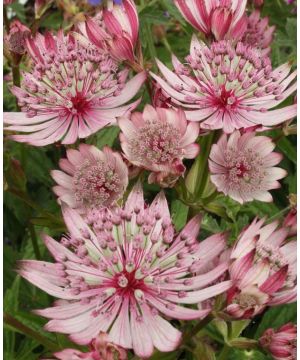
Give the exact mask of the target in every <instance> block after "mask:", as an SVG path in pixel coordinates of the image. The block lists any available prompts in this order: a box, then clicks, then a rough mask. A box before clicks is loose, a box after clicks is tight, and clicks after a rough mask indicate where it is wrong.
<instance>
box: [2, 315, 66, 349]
mask: <svg viewBox="0 0 300 360" xmlns="http://www.w3.org/2000/svg"><path fill="white" fill-rule="evenodd" d="M3 320H4V323H5V324H7V325H9V326H11V327H13V328H14V329H16V330H18V331H19V332H21V333H22V334H24V335H26V336H29V337H31V338H32V339H34V340H36V341H37V342H38V343H39V344H42V345H43V346H44V347H45V348H47V349H48V350H50V351H51V352H56V351H58V350H60V349H59V348H58V346H57V345H56V344H55V343H54V342H52V341H50V340H48V339H47V338H45V337H44V336H43V335H41V334H40V333H38V332H37V331H35V330H32V329H31V328H29V327H28V326H26V325H24V324H22V323H21V322H20V321H19V320H17V319H15V318H14V317H13V316H11V315H9V314H7V313H4V315H3Z"/></svg>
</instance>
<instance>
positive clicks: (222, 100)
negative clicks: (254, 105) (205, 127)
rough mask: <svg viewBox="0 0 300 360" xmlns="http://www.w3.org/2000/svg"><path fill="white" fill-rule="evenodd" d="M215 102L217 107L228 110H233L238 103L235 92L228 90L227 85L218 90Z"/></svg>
mask: <svg viewBox="0 0 300 360" xmlns="http://www.w3.org/2000/svg"><path fill="white" fill-rule="evenodd" d="M215 102H216V105H217V106H219V107H221V108H225V109H227V110H230V109H233V108H234V107H235V106H236V105H237V103H238V101H237V98H236V97H235V96H234V91H233V90H226V87H225V85H222V86H221V89H219V90H218V92H217V97H216V99H215Z"/></svg>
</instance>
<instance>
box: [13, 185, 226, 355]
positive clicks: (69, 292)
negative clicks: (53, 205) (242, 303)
mask: <svg viewBox="0 0 300 360" xmlns="http://www.w3.org/2000/svg"><path fill="white" fill-rule="evenodd" d="M62 209H63V216H64V220H65V222H66V225H67V228H68V230H69V235H67V236H64V237H63V238H62V239H61V241H60V242H57V241H56V240H54V239H52V238H51V237H49V236H44V242H45V245H46V246H47V248H48V249H49V251H50V252H51V254H52V255H53V257H54V258H55V261H56V262H55V263H48V262H44V261H35V260H21V261H20V262H19V268H20V270H19V273H20V275H21V276H23V277H24V278H25V279H27V280H28V281H29V282H31V283H33V284H34V285H35V286H38V287H39V288H40V289H42V290H44V291H46V292H47V293H48V294H50V295H52V296H55V297H57V298H59V299H60V300H58V301H57V302H56V303H55V305H54V307H51V308H48V309H44V310H37V311H36V313H37V314H39V315H42V316H44V317H47V318H49V319H51V320H50V321H49V322H48V323H47V324H46V326H45V328H46V329H47V330H48V331H54V332H60V333H65V334H69V335H70V338H71V340H73V341H74V342H75V343H77V344H81V345H86V344H89V343H90V342H91V341H92V339H93V338H95V337H96V336H97V334H99V332H101V331H102V332H108V341H109V342H112V343H114V344H116V345H118V346H121V347H123V348H124V349H131V348H133V349H134V352H135V353H136V355H137V356H140V357H141V358H147V357H149V356H151V354H152V352H153V350H154V348H157V349H158V350H160V351H165V352H168V351H172V350H174V349H175V348H176V347H177V346H178V345H179V343H180V341H181V333H180V331H179V330H178V329H176V328H175V327H174V326H173V325H171V324H170V323H169V322H168V321H167V320H165V319H164V316H166V317H168V318H173V319H181V320H191V319H201V318H203V317H205V316H206V315H207V314H208V313H209V312H210V309H205V310H197V309H192V308H189V307H185V306H181V304H183V305H188V304H197V303H199V302H201V301H204V300H207V299H208V298H212V297H214V296H216V295H218V294H220V293H223V292H224V291H227V290H228V289H229V288H230V287H231V286H232V283H231V281H224V282H220V283H218V284H216V285H211V286H210V284H211V283H213V282H215V281H216V279H218V278H219V277H220V276H221V275H222V274H223V273H224V272H225V271H226V270H227V268H228V263H227V262H224V263H221V264H220V265H219V266H217V267H215V268H214V269H212V270H211V271H209V272H206V273H205V274H202V275H199V276H193V274H194V273H195V272H196V271H197V268H198V265H201V264H203V263H205V262H207V261H210V259H211V258H215V257H216V256H217V255H218V254H219V253H220V252H221V251H222V249H223V248H224V247H225V244H226V235H225V234H222V233H221V234H216V235H213V236H211V237H209V238H208V239H206V240H204V241H202V242H198V241H197V236H198V232H199V228H200V216H196V217H194V218H193V219H191V220H190V221H189V223H188V224H187V225H186V226H185V227H184V229H183V230H182V231H181V232H180V233H179V234H178V235H174V227H173V225H172V223H171V216H170V213H169V209H168V204H167V200H166V198H165V196H164V194H163V192H161V193H159V194H158V195H157V197H156V198H155V199H154V201H153V202H152V204H151V205H150V206H149V207H146V205H145V202H144V198H143V191H142V188H141V185H140V184H137V185H136V186H135V187H134V189H133V190H132V192H131V193H130V195H129V197H128V199H127V202H126V204H125V206H124V207H123V208H113V209H106V210H105V211H101V212H95V213H94V217H93V219H90V221H89V224H90V225H88V224H87V223H86V222H85V221H84V220H83V219H82V218H81V216H80V215H79V214H78V213H77V212H76V211H74V210H73V209H71V208H69V207H66V206H63V208H62Z"/></svg>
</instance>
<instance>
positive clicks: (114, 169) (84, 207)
mask: <svg viewBox="0 0 300 360" xmlns="http://www.w3.org/2000/svg"><path fill="white" fill-rule="evenodd" d="M59 165H60V168H61V169H62V170H63V171H59V170H54V171H52V173H51V175H52V177H53V178H54V180H55V181H56V182H57V183H58V186H55V187H54V188H53V190H54V192H55V193H56V195H58V196H59V200H60V202H65V203H66V204H68V205H69V206H70V207H72V208H75V209H77V210H78V211H79V212H80V213H82V214H88V213H89V212H91V211H93V210H95V209H99V208H101V207H107V206H110V205H113V204H114V203H115V202H116V201H117V200H119V199H120V198H121V197H122V195H123V193H124V191H125V190H126V187H127V184H128V170H127V166H126V164H125V163H124V161H123V160H122V158H121V156H120V154H118V153H116V152H113V151H112V150H111V149H110V148H109V147H104V148H103V151H100V150H99V149H97V148H96V147H95V146H91V145H86V144H81V145H79V149H78V150H73V149H69V150H67V158H66V159H61V160H60V162H59Z"/></svg>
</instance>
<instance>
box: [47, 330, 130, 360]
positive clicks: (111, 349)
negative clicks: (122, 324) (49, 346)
mask: <svg viewBox="0 0 300 360" xmlns="http://www.w3.org/2000/svg"><path fill="white" fill-rule="evenodd" d="M90 350H91V351H89V352H87V353H84V352H81V351H79V350H75V349H65V350H63V351H60V352H57V353H55V354H54V355H55V357H56V358H57V359H59V360H80V359H86V360H127V352H126V350H124V349H122V348H121V347H119V346H116V345H115V344H113V343H110V342H109V341H108V336H107V334H105V333H100V334H99V335H98V336H97V338H96V339H94V340H93V341H92V343H91V344H90Z"/></svg>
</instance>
